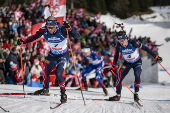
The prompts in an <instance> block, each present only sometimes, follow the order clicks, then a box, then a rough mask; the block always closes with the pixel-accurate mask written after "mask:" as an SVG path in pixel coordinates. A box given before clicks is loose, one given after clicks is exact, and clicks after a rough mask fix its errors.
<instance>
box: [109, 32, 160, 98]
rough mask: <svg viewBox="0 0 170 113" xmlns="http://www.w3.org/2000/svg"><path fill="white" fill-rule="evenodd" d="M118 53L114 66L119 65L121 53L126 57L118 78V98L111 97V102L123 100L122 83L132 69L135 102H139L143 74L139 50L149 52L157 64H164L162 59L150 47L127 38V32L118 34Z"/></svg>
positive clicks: (116, 53)
mask: <svg viewBox="0 0 170 113" xmlns="http://www.w3.org/2000/svg"><path fill="white" fill-rule="evenodd" d="M115 48H116V52H115V55H114V61H113V64H115V65H116V64H117V61H118V58H119V52H120V53H121V54H122V55H123V57H124V62H123V65H122V66H121V67H120V70H119V73H118V77H117V79H116V93H117V95H116V96H113V97H110V98H109V100H110V101H119V100H120V98H121V90H122V81H123V79H124V78H125V76H126V75H127V74H128V72H129V71H130V69H131V68H133V70H134V76H135V81H134V87H135V88H134V90H135V92H134V101H139V96H138V92H139V85H140V82H141V79H140V75H141V72H142V60H141V57H140V55H139V49H142V50H145V51H147V52H148V53H149V54H151V55H152V56H153V57H154V60H155V61H157V62H162V58H161V57H159V56H158V55H156V54H155V53H154V52H152V51H151V50H150V49H149V48H148V47H146V46H144V45H142V44H141V43H139V41H137V40H135V39H129V38H128V37H127V36H126V32H125V31H119V33H118V43H117V45H116V46H115Z"/></svg>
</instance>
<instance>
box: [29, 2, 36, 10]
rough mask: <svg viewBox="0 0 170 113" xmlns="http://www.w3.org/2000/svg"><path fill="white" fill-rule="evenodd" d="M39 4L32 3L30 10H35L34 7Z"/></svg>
mask: <svg viewBox="0 0 170 113" xmlns="http://www.w3.org/2000/svg"><path fill="white" fill-rule="evenodd" d="M36 4H37V2H32V3H31V5H30V9H31V10H32V9H34V7H35V6H36Z"/></svg>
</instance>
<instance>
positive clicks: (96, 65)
mask: <svg viewBox="0 0 170 113" xmlns="http://www.w3.org/2000/svg"><path fill="white" fill-rule="evenodd" d="M85 59H86V60H88V61H89V62H90V63H89V64H88V65H87V66H86V68H84V69H83V70H82V77H83V80H84V81H86V75H85V74H86V73H90V72H91V71H92V70H94V69H95V73H96V80H97V81H98V82H99V84H100V85H101V86H102V87H104V84H103V75H102V74H101V71H102V70H101V69H102V68H103V66H104V61H103V59H102V57H101V56H99V55H97V54H96V53H94V52H92V53H91V55H90V56H86V57H85Z"/></svg>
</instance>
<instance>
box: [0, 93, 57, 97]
mask: <svg viewBox="0 0 170 113" xmlns="http://www.w3.org/2000/svg"><path fill="white" fill-rule="evenodd" d="M0 95H32V96H59V95H58V94H52V93H48V94H44V95H34V93H0Z"/></svg>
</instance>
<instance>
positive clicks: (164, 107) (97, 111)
mask: <svg viewBox="0 0 170 113" xmlns="http://www.w3.org/2000/svg"><path fill="white" fill-rule="evenodd" d="M151 9H153V10H154V11H155V12H154V13H153V14H149V15H142V16H141V17H142V18H143V19H144V21H141V20H140V19H139V17H137V16H136V17H135V19H134V17H131V18H128V19H124V20H122V19H119V18H116V17H115V16H111V15H109V14H107V15H102V16H101V20H100V21H103V22H105V24H106V25H107V26H108V27H112V25H113V23H114V21H115V22H117V23H124V25H125V30H127V31H130V28H133V31H132V35H133V36H134V35H136V36H137V37H138V36H149V37H151V40H153V41H154V40H155V41H157V43H158V44H162V43H163V44H164V45H163V46H161V47H159V54H160V56H161V57H163V62H162V63H161V64H162V65H163V66H164V67H165V68H166V69H167V70H168V71H170V65H169V64H170V60H169V56H170V51H169V47H170V42H165V40H164V39H165V38H166V37H170V32H169V31H170V18H168V14H170V10H168V7H162V8H161V10H160V9H159V7H152V8H151ZM155 15H156V18H150V17H153V16H155ZM161 15H163V17H164V18H163V17H162V16H161ZM159 69H162V68H161V66H159ZM143 71H144V70H143ZM158 73H159V83H157V84H151V83H150V84H142V86H143V88H141V89H140V92H139V97H140V99H141V101H140V103H141V104H143V105H144V106H143V107H138V106H136V105H135V104H134V103H133V94H132V92H131V91H129V90H128V89H127V88H126V87H123V88H122V96H121V101H118V102H113V101H97V100H96V101H92V100H85V104H86V106H85V105H84V102H83V100H82V95H81V92H80V91H77V90H75V89H76V87H71V88H70V87H68V88H67V95H68V98H72V99H78V100H69V99H68V103H67V104H65V105H63V106H61V107H59V108H57V109H50V107H53V106H55V105H57V103H59V102H60V96H29V95H26V96H25V97H24V96H23V95H17V96H14V95H6V96H2V95H1V96H0V106H1V107H3V108H4V109H6V110H9V111H10V113H170V108H169V106H170V96H169V95H170V76H169V75H168V74H167V73H166V72H165V71H158ZM22 88H23V86H22V85H0V93H17V92H18V93H22V92H23V89H22ZM38 89H40V88H36V87H27V86H25V92H26V93H29V92H34V91H35V90H38ZM107 89H108V92H109V95H108V96H104V93H103V91H102V88H89V91H83V95H84V98H85V99H108V98H109V97H110V96H113V95H115V94H116V93H115V91H114V90H113V88H107ZM131 90H132V91H133V89H131ZM50 93H55V94H58V95H59V94H60V90H59V88H58V87H53V88H50ZM0 113H4V111H3V110H2V109H1V108H0Z"/></svg>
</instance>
